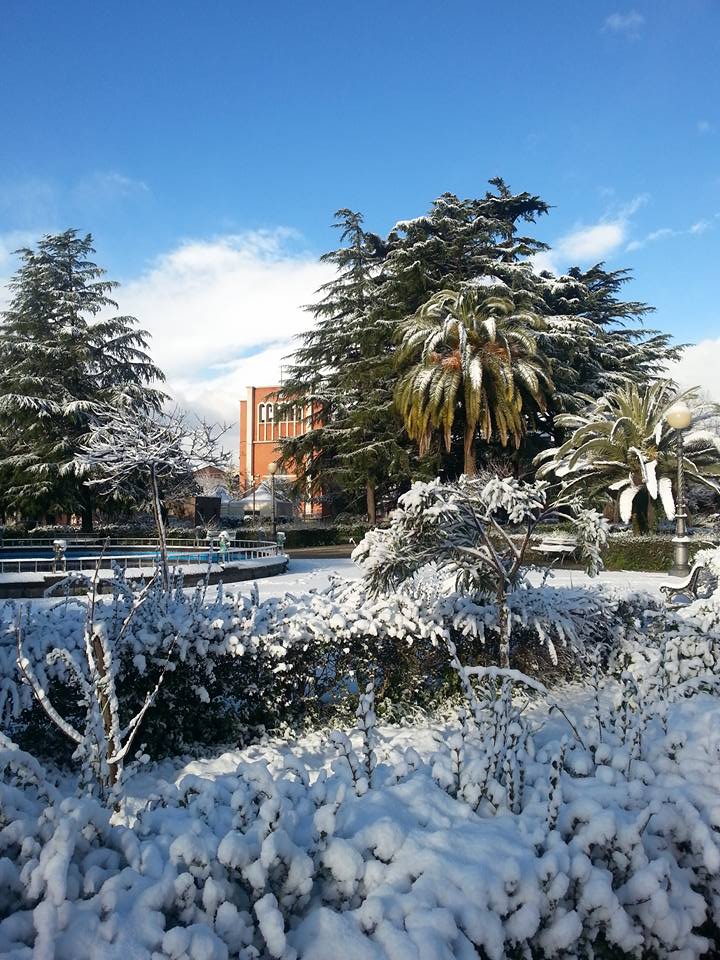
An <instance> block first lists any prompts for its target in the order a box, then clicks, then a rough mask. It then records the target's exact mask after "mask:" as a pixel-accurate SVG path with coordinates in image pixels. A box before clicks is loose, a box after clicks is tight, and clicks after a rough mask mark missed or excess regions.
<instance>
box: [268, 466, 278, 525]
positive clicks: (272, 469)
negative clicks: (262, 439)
mask: <svg viewBox="0 0 720 960" xmlns="http://www.w3.org/2000/svg"><path fill="white" fill-rule="evenodd" d="M268 473H269V474H270V539H271V540H273V541H274V540H276V539H277V527H276V523H275V474H276V473H277V464H276V463H271V464H270V466H269V467H268Z"/></svg>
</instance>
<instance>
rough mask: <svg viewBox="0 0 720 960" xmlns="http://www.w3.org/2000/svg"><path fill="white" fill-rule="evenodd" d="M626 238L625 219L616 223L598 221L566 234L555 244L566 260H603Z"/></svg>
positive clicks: (559, 253)
mask: <svg viewBox="0 0 720 960" xmlns="http://www.w3.org/2000/svg"><path fill="white" fill-rule="evenodd" d="M624 239H625V224H624V222H623V221H617V222H616V223H596V224H595V225H594V226H591V227H582V228H581V229H580V230H575V231H573V232H572V233H568V234H566V235H565V236H564V237H562V238H561V240H560V241H559V242H558V243H557V244H556V245H555V250H556V252H557V253H558V255H560V256H563V257H564V258H565V259H566V260H577V261H578V262H581V263H582V262H589V261H590V260H601V259H602V258H603V257H605V256H607V254H609V253H612V251H613V250H616V249H617V248H618V247H619V246H620V245H621V244H622V242H623V240H624Z"/></svg>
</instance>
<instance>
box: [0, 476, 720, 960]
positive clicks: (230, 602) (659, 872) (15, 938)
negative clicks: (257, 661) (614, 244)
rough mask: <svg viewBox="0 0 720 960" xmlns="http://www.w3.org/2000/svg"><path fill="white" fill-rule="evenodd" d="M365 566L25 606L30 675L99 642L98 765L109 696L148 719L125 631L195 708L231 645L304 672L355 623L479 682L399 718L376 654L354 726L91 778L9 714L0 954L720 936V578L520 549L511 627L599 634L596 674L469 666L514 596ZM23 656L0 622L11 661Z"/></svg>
mask: <svg viewBox="0 0 720 960" xmlns="http://www.w3.org/2000/svg"><path fill="white" fill-rule="evenodd" d="M490 493H491V494H492V495H493V496H495V495H496V494H497V496H498V497H499V498H500V500H502V502H505V501H506V497H505V494H504V493H503V491H502V490H498V489H497V488H492V489H491V490H490ZM417 495H418V491H415V493H414V496H417ZM411 501H412V498H410V501H408V502H406V508H407V509H412V502H411ZM515 506H516V508H517V509H518V510H519V511H521V512H522V511H523V510H525V509H526V507H527V501H526V500H522V499H519V500H518V501H517V503H516V504H515ZM431 522H432V521H431ZM708 562H709V563H711V564H715V563H718V560H717V555H716V554H713V555H712V556H708ZM358 573H359V571H358V569H357V568H356V567H354V565H352V564H351V562H350V561H344V560H337V559H333V560H328V561H308V560H298V561H293V562H291V567H290V569H289V570H288V572H287V573H286V574H284V575H282V576H279V577H276V578H272V579H269V580H265V581H261V582H260V583H259V584H258V585H257V586H255V587H253V588H250V589H249V590H248V591H244V590H243V591H241V595H240V597H239V598H237V599H236V598H232V597H228V596H226V595H225V594H223V592H222V591H219V592H218V595H217V598H216V599H213V598H212V597H208V598H205V597H204V596H203V594H202V591H194V592H193V594H192V595H188V593H187V592H185V593H182V592H180V591H178V593H177V594H173V595H172V597H170V596H168V595H167V594H164V593H162V594H158V593H157V591H155V590H154V589H153V588H148V589H147V590H146V591H145V592H144V593H142V594H138V593H135V592H133V591H131V590H130V589H129V587H128V585H127V584H125V583H124V582H122V581H118V583H117V584H116V590H117V594H116V596H115V598H114V599H113V600H107V601H104V603H105V604H106V606H104V605H103V602H98V604H97V605H96V604H94V603H93V605H92V608H91V610H90V611H89V613H88V615H87V616H86V615H85V612H84V611H83V610H82V608H81V607H80V606H79V605H78V604H77V603H75V604H68V603H65V602H64V601H61V602H60V604H57V601H55V604H56V605H55V607H52V606H51V605H49V604H45V605H39V606H38V605H34V606H33V607H32V608H31V610H30V612H29V614H28V615H27V617H26V626H25V627H24V634H23V635H21V636H20V638H19V644H20V649H21V655H22V656H24V657H25V660H24V663H25V664H26V669H28V670H31V671H34V673H33V678H34V679H33V685H36V686H37V687H38V689H39V690H41V691H43V692H44V691H45V690H47V688H48V687H47V676H48V674H49V673H50V672H52V671H56V672H57V675H58V676H69V675H72V673H73V671H75V672H77V671H78V670H80V662H81V660H80V656H81V653H82V651H83V650H84V651H85V656H86V659H87V662H88V663H89V665H90V671H89V677H88V679H87V680H86V681H85V686H84V687H82V684H81V687H82V692H83V696H84V698H85V702H86V706H87V718H88V723H89V724H90V726H89V727H88V728H87V729H83V728H82V726H80V727H79V728H78V731H79V732H78V735H79V736H80V737H81V740H82V745H83V747H84V749H86V750H87V751H88V755H89V754H91V753H92V750H93V749H94V750H95V754H94V756H96V757H98V756H99V757H100V761H101V762H100V764H99V767H100V774H101V775H102V774H103V771H104V769H105V767H104V766H103V764H105V765H106V764H107V762H109V761H108V756H107V752H108V745H107V744H106V743H104V741H103V727H102V724H101V723H100V722H99V720H100V717H99V712H102V715H103V717H104V718H105V719H107V718H108V717H109V719H110V726H111V728H112V736H113V737H114V738H115V739H116V740H117V743H118V745H119V744H122V743H125V742H126V738H127V736H128V732H131V731H132V730H133V723H134V722H135V721H131V722H130V724H129V725H128V726H126V727H125V728H124V729H122V730H121V729H120V723H119V717H118V702H117V698H116V697H115V693H114V680H115V676H116V671H118V670H119V669H120V667H119V666H118V664H116V662H115V657H114V652H113V647H112V642H113V641H112V640H111V637H112V636H115V637H116V639H117V638H118V637H119V638H120V640H122V642H123V643H124V644H125V648H124V652H127V653H128V657H127V658H126V659H127V660H128V661H129V663H130V664H132V666H133V668H134V669H135V670H137V671H138V672H139V675H140V676H142V674H143V672H144V670H145V668H146V665H147V662H148V661H151V660H152V659H153V658H154V659H155V661H156V662H157V660H158V658H160V659H162V658H163V657H166V656H168V655H169V654H168V646H169V650H170V652H172V651H173V650H176V651H177V656H178V657H179V658H180V659H181V660H182V662H183V663H185V664H189V665H190V666H191V668H192V670H193V671H194V674H193V684H194V686H193V693H194V696H195V698H196V701H197V705H196V707H195V708H194V709H196V710H197V711H198V713H199V714H200V715H202V711H203V710H206V709H208V708H209V706H210V705H211V704H209V703H208V701H211V695H210V693H209V692H208V690H209V689H212V687H211V686H210V681H209V679H208V680H206V676H207V677H208V678H211V673H212V667H213V663H214V658H215V657H218V656H226V657H229V658H235V659H233V660H231V664H232V666H233V670H235V669H236V668H238V669H239V668H240V667H241V666H242V664H243V657H245V656H246V648H249V647H250V646H252V647H253V650H254V655H256V656H258V657H263V658H267V659H264V660H262V662H263V663H264V664H266V665H267V667H268V669H267V673H268V675H269V676H270V677H271V679H272V678H273V677H276V676H277V677H281V676H282V674H283V671H285V670H287V669H292V667H291V665H289V661H290V652H291V651H292V649H293V645H294V644H297V645H299V646H303V645H307V644H310V643H317V644H318V646H317V647H311V648H310V649H311V650H313V651H323V650H326V649H329V650H337V649H338V646H344V645H347V646H348V647H352V646H353V644H357V643H359V642H362V643H363V644H366V645H367V646H368V648H369V650H370V659H369V660H368V661H367V663H368V664H369V665H370V666H371V665H372V663H373V661H372V650H373V644H376V645H377V646H378V647H379V646H380V645H381V644H383V643H389V642H392V643H395V644H396V645H397V649H400V648H401V647H402V645H412V644H421V643H424V642H426V643H430V644H434V645H436V646H437V647H438V648H439V649H441V650H442V649H444V648H446V649H447V653H448V661H447V662H448V667H449V669H451V670H454V671H455V674H456V675H457V679H458V681H459V689H461V690H462V692H463V694H464V697H463V699H462V703H463V705H462V706H460V707H458V704H457V702H455V703H449V704H447V705H446V706H445V708H444V711H443V712H440V713H437V714H434V715H432V716H431V717H428V716H424V717H422V719H420V720H418V721H416V722H411V721H410V720H406V721H405V722H404V723H402V724H388V723H384V724H383V723H382V722H380V720H379V719H378V716H379V715H378V714H376V697H378V690H376V686H375V681H374V680H373V679H372V677H373V673H372V672H370V676H369V677H368V676H362V683H360V681H359V679H357V681H356V686H355V688H354V689H355V690H359V693H358V696H357V700H356V702H357V711H356V715H355V719H354V721H348V722H347V723H345V724H344V725H343V728H342V729H337V730H324V729H321V730H316V731H314V732H311V733H307V734H305V735H303V736H300V735H295V736H289V737H287V738H285V739H274V740H269V739H267V738H265V739H262V740H260V741H259V742H257V743H255V744H254V745H252V746H249V747H247V748H245V749H231V750H225V751H223V752H221V753H219V754H218V755H216V756H212V755H211V753H210V751H207V752H206V755H204V756H202V757H199V758H196V759H193V760H189V759H188V758H184V759H182V758H177V759H173V758H166V759H164V760H161V761H158V762H157V763H154V764H148V763H146V764H144V765H141V766H135V767H134V768H133V769H132V770H130V771H129V774H131V775H129V776H128V777H126V779H125V780H124V781H123V782H122V783H121V786H122V789H121V790H120V789H116V790H114V791H111V792H109V793H105V794H103V793H101V794H99V795H90V793H88V791H87V790H85V789H83V785H84V781H83V780H82V779H78V777H77V776H76V775H75V774H71V773H69V772H67V771H59V770H54V769H50V770H47V771H45V770H43V768H42V767H41V766H40V764H38V763H37V761H36V760H35V759H34V758H33V757H31V756H29V755H28V754H26V753H24V752H23V751H22V750H20V749H19V748H17V747H16V746H15V745H14V744H13V743H12V742H11V741H10V740H9V739H8V738H7V737H6V736H4V735H2V734H0V773H2V777H1V778H0V956H3V957H7V958H8V960H29V958H30V957H33V958H35V957H39V958H44V957H47V958H52V960H104V958H111V960H115V958H117V960H121V958H122V960H127V958H133V960H229V958H230V957H233V958H239V960H267V958H274V960H300V958H302V960H306V958H318V960H324V958H328V960H330V958H335V957H337V956H339V955H342V956H343V957H347V958H348V960H355V958H358V960H365V958H368V960H376V958H377V960H405V958H408V960H437V958H448V960H451V958H460V960H471V958H472V960H477V957H478V955H483V956H486V957H488V958H490V960H502V958H504V957H506V956H514V955H517V956H538V957H539V956H542V955H544V956H548V957H550V956H552V957H559V958H561V960H562V958H565V960H570V958H571V957H577V956H586V955H588V954H590V953H591V951H593V950H594V948H595V946H597V945H598V942H599V941H600V940H603V939H604V940H606V941H607V942H608V945H609V949H610V950H611V951H612V950H616V951H624V952H625V953H626V954H629V955H632V954H637V953H638V951H640V950H642V951H644V953H645V954H646V955H648V956H655V957H659V958H665V957H667V958H670V957H673V958H680V957H683V958H688V960H691V958H692V960H694V958H700V957H701V956H702V955H703V954H704V953H705V952H706V951H707V949H708V947H709V943H708V940H707V939H706V937H705V936H703V935H702V934H701V933H700V930H704V931H711V930H712V929H713V928H714V927H716V926H717V924H718V922H719V921H720V878H719V873H720V835H719V830H720V801H719V800H718V792H717V786H716V784H717V783H718V782H719V780H720V696H719V695H718V693H719V690H718V687H719V684H718V663H719V647H720V594H719V593H715V594H713V595H712V596H710V597H709V598H707V599H704V600H702V601H698V602H697V603H695V604H692V605H691V606H689V607H687V608H685V609H683V610H680V611H666V610H665V609H663V608H662V607H661V605H660V604H659V603H658V602H656V601H654V600H653V599H652V596H648V595H647V593H646V594H644V595H641V594H639V593H633V592H632V591H633V589H634V588H638V587H643V588H646V589H647V591H648V593H652V594H655V595H657V594H658V592H659V586H660V585H661V584H662V582H663V581H664V579H665V577H664V576H663V575H653V574H632V575H630V574H601V576H600V584H599V586H598V578H593V579H592V581H591V580H590V578H588V577H587V575H585V574H583V573H580V572H578V571H570V570H556V571H554V572H553V573H552V574H551V579H550V580H549V581H547V575H546V572H542V571H531V572H530V573H529V574H528V578H527V581H526V582H523V584H522V586H521V587H518V588H517V589H514V590H512V591H510V592H508V593H507V596H506V615H507V618H508V630H509V632H510V631H511V630H512V629H513V628H517V629H518V630H519V631H521V632H522V631H534V632H535V634H536V635H537V637H538V643H540V644H545V645H547V646H548V648H549V649H550V650H557V649H558V648H559V647H560V646H561V645H565V646H566V647H567V648H568V650H572V651H575V652H576V653H577V652H580V653H582V652H584V656H585V659H584V667H585V671H586V673H585V675H584V676H582V677H580V679H579V680H578V681H576V682H575V683H574V684H567V683H566V684H564V685H557V684H555V685H554V686H553V687H552V689H548V687H549V684H546V683H545V682H542V683H541V682H539V681H538V680H537V679H535V678H533V677H528V676H526V675H525V674H524V673H522V672H521V671H520V670H518V669H517V668H516V666H515V664H514V663H513V668H512V669H511V668H500V667H497V666H481V665H479V664H477V662H473V661H470V662H467V660H466V659H465V657H466V656H467V655H468V651H472V650H477V649H479V648H480V647H481V646H482V644H483V643H484V642H485V640H486V635H487V634H488V633H489V634H492V632H493V631H497V629H498V622H499V615H498V609H497V606H496V604H495V602H494V601H493V600H492V599H488V598H487V597H485V598H483V597H482V596H481V595H480V594H478V593H473V592H462V591H458V590H456V589H454V588H449V587H448V583H449V581H450V579H451V578H449V577H448V575H447V571H446V570H444V569H443V568H442V567H441V566H439V565H431V566H430V567H428V568H426V569H425V570H421V571H418V572H416V574H415V575H414V576H413V577H412V578H410V579H409V580H408V581H407V582H405V583H404V584H403V586H402V587H401V588H398V589H397V590H396V591H394V592H393V593H390V594H385V595H381V596H378V595H374V594H372V593H370V592H369V591H368V590H367V587H366V584H365V583H363V582H360V581H359V580H358ZM338 574H339V575H345V574H347V575H348V576H347V578H346V579H345V580H344V581H343V580H337V579H336V577H337V575H338ZM310 591H314V592H310ZM287 594H289V595H287ZM121 601H123V602H124V604H125V605H124V606H123V605H122V603H121ZM113 604H114V605H113ZM8 613H10V614H14V608H12V607H11V608H10V609H9V610H8V609H6V610H5V618H4V619H5V625H6V627H7V631H6V634H5V636H6V637H8V636H9V637H11V638H12V637H13V636H14V635H13V632H12V631H13V627H12V624H13V623H14V619H13V617H12V616H11V617H10V618H8V616H7V615H8ZM123 616H124V617H125V619H124V620H123ZM23 622H25V621H23ZM113 624H115V625H119V633H118V632H117V631H116V633H115V634H113V633H112V630H113ZM79 628H80V629H79ZM78 629H79V632H78ZM468 638H471V639H472V640H473V641H474V644H475V645H474V646H473V645H472V644H467V643H462V642H461V639H462V640H467V639H468ZM330 639H331V640H332V641H333V643H334V644H335V646H334V647H331V646H328V644H329V640H330ZM13 642H14V641H13ZM94 644H96V645H94ZM323 644H325V645H326V646H323ZM54 650H57V651H60V652H58V653H55V652H53V651H54ZM23 651H24V652H23ZM6 654H7V656H6ZM14 655H15V654H14V646H11V645H10V644H5V645H4V646H3V645H2V644H1V643H0V658H1V662H0V666H2V668H3V673H4V675H5V676H6V677H11V673H12V670H13V660H12V658H13V656H14ZM461 658H463V659H461ZM123 669H126V668H125V667H123ZM203 671H205V672H203ZM239 675H242V674H239ZM272 682H275V681H272ZM27 686H28V685H27V683H24V684H23V683H22V682H21V681H16V680H13V679H12V677H11V685H10V686H8V687H7V688H6V687H0V697H1V696H5V697H6V704H8V705H10V706H11V707H12V700H13V697H16V698H18V699H19V700H23V698H24V697H26V696H27V694H28V689H27ZM378 689H379V688H378ZM272 690H273V688H272V687H268V688H267V691H266V688H262V689H260V688H256V690H255V694H254V695H255V696H256V697H264V696H269V695H270V694H271V693H272ZM268 691H269V692H268ZM143 693H144V688H142V690H141V691H140V695H141V699H142V695H143ZM153 695H154V693H153V692H152V691H151V692H150V694H149V696H150V697H152V696H153ZM93 697H94V698H95V701H97V702H96V703H95V701H94V700H93ZM103 698H107V699H108V701H109V702H108V704H107V709H105V707H104V706H103V708H102V711H99V708H98V706H97V704H101V705H102V704H104V703H105V700H104V699H103ZM146 702H147V700H146ZM379 702H380V701H379V697H378V703H379ZM94 704H95V705H94ZM1 705H2V704H0V706H1ZM177 706H179V705H178V704H176V707H177ZM143 709H145V708H143ZM377 709H379V708H377ZM13 711H14V707H13V708H12V710H11V713H12V712H13ZM13 715H14V713H13ZM380 716H381V714H380ZM15 719H17V717H15ZM105 729H106V730H107V728H105ZM93 737H94V738H95V740H94V743H95V744H96V745H95V746H94V747H93V746H92V743H91V742H90V741H91V740H92V738H93ZM103 751H104V752H103ZM97 766H98V764H96V767H97ZM87 772H88V771H87V770H86V769H85V767H84V768H83V775H85V774H86V773H87ZM91 773H92V771H91Z"/></svg>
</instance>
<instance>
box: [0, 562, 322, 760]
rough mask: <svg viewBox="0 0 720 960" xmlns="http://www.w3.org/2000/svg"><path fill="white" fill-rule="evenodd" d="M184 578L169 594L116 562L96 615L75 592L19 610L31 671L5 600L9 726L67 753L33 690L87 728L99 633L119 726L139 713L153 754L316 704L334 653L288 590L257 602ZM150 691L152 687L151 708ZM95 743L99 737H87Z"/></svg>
mask: <svg viewBox="0 0 720 960" xmlns="http://www.w3.org/2000/svg"><path fill="white" fill-rule="evenodd" d="M181 586H182V585H181V583H179V584H178V586H177V589H176V590H174V591H173V592H171V593H167V592H166V591H165V590H164V589H163V588H162V586H161V584H159V583H158V582H157V581H153V582H151V583H150V584H148V585H146V587H144V588H133V587H131V585H130V584H128V583H127V582H126V581H125V579H124V577H123V576H122V573H121V572H120V571H119V570H118V571H116V576H115V579H114V580H113V595H112V598H111V599H110V598H105V597H104V596H98V597H95V598H94V602H92V606H91V616H89V613H88V610H87V609H86V608H85V606H84V605H83V604H82V603H81V602H80V601H79V600H78V598H74V597H69V596H68V597H66V598H65V599H63V600H59V601H57V602H56V603H54V604H51V605H48V606H44V607H33V608H31V609H29V610H23V611H22V613H21V641H22V657H23V663H24V669H23V670H20V669H18V665H17V660H18V622H17V615H16V614H15V611H14V608H13V607H12V606H11V605H8V606H7V607H6V608H5V618H4V622H3V624H2V633H1V634H0V665H2V666H3V668H4V670H3V679H2V682H1V683H0V721H2V723H3V725H4V726H5V727H7V728H9V729H12V730H13V731H14V735H15V736H16V737H17V738H18V739H19V740H20V741H21V742H22V743H23V744H24V745H26V746H28V747H29V748H31V749H32V750H33V751H34V752H35V751H38V752H40V753H43V754H45V755H48V754H52V755H54V756H56V757H57V755H58V752H59V755H60V756H63V753H62V749H63V748H62V747H61V746H60V743H61V741H62V739H63V738H62V737H61V738H60V741H59V740H58V738H57V736H56V735H55V734H54V733H53V726H55V727H57V726H61V725H59V724H54V725H53V724H50V723H48V721H47V711H46V710H45V709H43V705H42V704H40V702H39V699H38V697H37V696H34V695H33V688H35V693H36V694H37V693H38V692H39V691H40V690H42V691H45V695H46V696H45V699H44V701H43V703H44V706H47V704H48V703H49V704H50V705H52V708H53V713H54V714H57V715H59V716H60V717H62V718H64V720H65V721H66V724H67V727H68V729H73V730H75V731H79V730H81V729H88V730H89V729H90V728H89V727H88V726H87V720H88V713H87V711H88V706H87V704H88V702H90V701H92V702H95V700H96V699H97V698H92V697H91V698H90V701H88V698H87V696H86V694H87V692H88V688H87V685H88V684H90V686H91V687H92V685H93V683H94V681H93V676H92V665H91V664H90V661H89V659H88V656H87V651H88V643H90V645H91V657H92V643H94V642H95V639H94V638H96V637H99V638H100V641H99V642H101V643H102V645H103V646H104V653H103V654H102V656H101V658H100V659H101V660H102V661H103V662H106V661H107V663H108V664H109V666H108V671H109V673H110V677H109V679H111V681H112V684H111V685H112V686H113V687H114V691H115V696H116V697H117V700H118V704H119V710H118V713H117V716H118V718H119V720H118V724H119V727H121V728H122V727H124V726H126V725H127V724H128V723H130V722H131V720H132V718H134V717H138V716H139V715H140V714H141V713H142V716H139V719H140V720H141V721H142V723H141V724H139V725H138V737H139V739H138V741H137V742H138V744H140V743H141V742H142V743H144V744H145V745H146V746H147V748H148V749H149V750H150V751H151V752H152V753H154V754H155V755H167V754H168V753H172V752H179V751H180V750H182V749H184V748H185V747H187V746H188V745H189V744H192V743H194V742H205V743H207V742H213V741H215V742H217V741H218V740H233V739H234V740H237V739H238V738H239V739H243V738H246V737H247V736H249V735H252V733H253V732H255V733H257V732H258V731H259V732H262V730H264V729H266V728H275V729H277V728H279V727H280V726H281V725H283V724H285V725H287V724H289V723H292V722H293V721H297V722H300V721H301V720H302V719H303V717H304V715H305V713H306V712H312V711H316V712H317V709H319V708H317V709H316V708H315V704H316V703H317V702H318V701H319V702H320V705H322V690H323V684H324V683H325V682H326V677H327V676H328V675H329V673H330V671H328V670H325V671H324V672H323V670H322V659H323V657H327V656H328V654H326V653H324V652H323V651H322V650H321V649H320V641H319V639H318V635H317V634H315V633H313V632H312V631H311V630H310V629H308V628H307V627H306V626H304V625H303V618H302V617H301V618H297V617H296V616H295V614H296V612H297V609H296V604H295V603H294V601H293V600H292V598H286V599H285V600H282V601H280V600H275V599H273V600H269V601H265V602H264V603H260V601H259V599H258V596H257V593H256V592H255V591H253V592H251V593H250V595H249V596H241V595H238V596H231V595H226V594H225V593H224V592H223V590H222V587H219V588H218V590H217V593H216V595H215V597H214V599H206V597H205V589H204V587H203V586H202V585H201V586H199V587H198V589H197V590H196V591H195V593H194V595H192V596H188V595H186V594H185V593H184V592H183V590H182V589H181ZM95 659H97V658H95ZM93 662H94V661H93ZM98 662H100V661H99V660H98ZM89 668H90V669H89ZM161 677H163V678H164V680H163V682H162V684H161V685H160V686H159V688H158V684H159V682H160V679H161ZM329 682H330V681H328V683H329ZM333 683H334V680H333ZM92 689H94V687H92ZM148 691H154V698H153V700H154V702H153V706H152V709H151V710H148V709H147V707H146V705H145V699H146V694H147V692H148ZM40 699H42V698H40ZM102 712H103V715H105V714H106V711H104V710H103V711H102ZM96 719H97V718H96ZM91 726H92V725H91ZM73 739H76V738H73ZM96 740H97V738H96V737H94V735H93V736H91V739H90V741H89V743H95V742H96ZM76 742H77V741H76ZM88 749H90V750H91V752H92V750H93V749H94V748H92V749H91V747H90V746H88ZM65 755H66V756H67V754H65Z"/></svg>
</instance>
